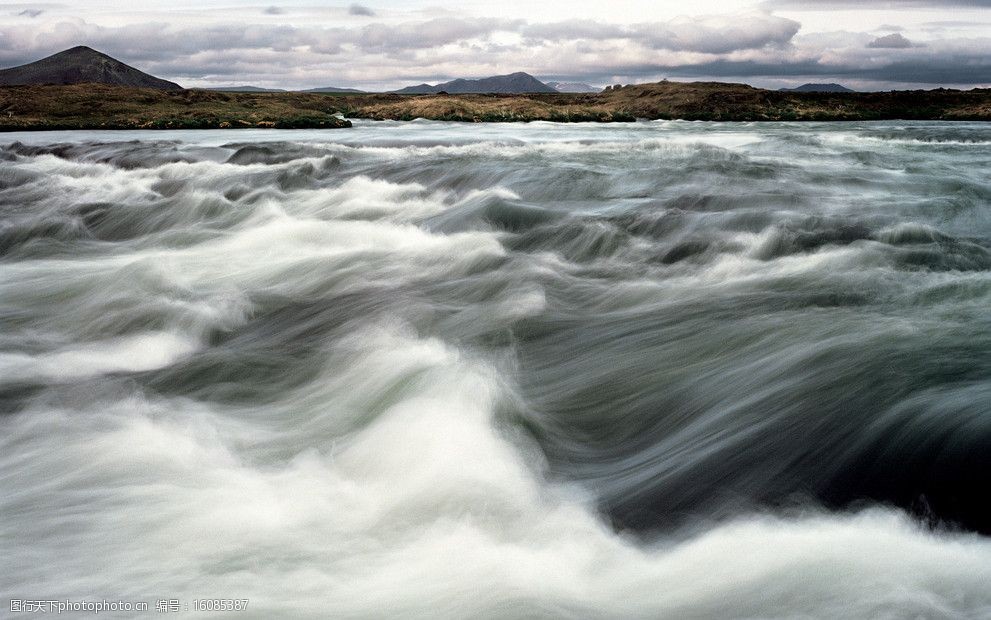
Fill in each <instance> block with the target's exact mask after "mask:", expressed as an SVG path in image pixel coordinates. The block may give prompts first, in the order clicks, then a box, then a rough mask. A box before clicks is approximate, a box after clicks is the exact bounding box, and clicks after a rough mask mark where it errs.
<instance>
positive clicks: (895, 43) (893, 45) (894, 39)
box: [867, 32, 912, 49]
mask: <svg viewBox="0 0 991 620" xmlns="http://www.w3.org/2000/svg"><path fill="white" fill-rule="evenodd" d="M867 47H871V48H874V49H905V48H908V47H912V42H911V41H909V40H908V39H906V38H905V37H903V36H902V35H900V34H898V33H897V32H896V33H894V34H889V35H885V36H883V37H878V38H876V39H874V40H873V41H871V42H870V43H868V44H867Z"/></svg>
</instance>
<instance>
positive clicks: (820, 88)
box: [781, 84, 856, 93]
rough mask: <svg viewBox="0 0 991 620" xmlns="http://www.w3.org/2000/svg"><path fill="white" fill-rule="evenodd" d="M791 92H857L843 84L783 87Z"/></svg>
mask: <svg viewBox="0 0 991 620" xmlns="http://www.w3.org/2000/svg"><path fill="white" fill-rule="evenodd" d="M781 90H783V91H786V92H790V93H852V92H856V91H854V90H853V89H851V88H847V87H846V86H843V85H842V84H802V85H801V86H798V87H796V88H782V89H781Z"/></svg>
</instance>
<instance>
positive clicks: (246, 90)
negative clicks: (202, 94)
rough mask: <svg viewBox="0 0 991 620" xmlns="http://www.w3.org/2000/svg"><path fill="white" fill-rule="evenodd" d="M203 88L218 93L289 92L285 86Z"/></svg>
mask: <svg viewBox="0 0 991 620" xmlns="http://www.w3.org/2000/svg"><path fill="white" fill-rule="evenodd" d="M203 90H212V91H215V92H218V93H285V92H288V91H287V90H285V89H284V88H262V87H260V86H216V87H212V88H204V89H203Z"/></svg>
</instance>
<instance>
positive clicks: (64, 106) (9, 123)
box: [0, 84, 351, 131]
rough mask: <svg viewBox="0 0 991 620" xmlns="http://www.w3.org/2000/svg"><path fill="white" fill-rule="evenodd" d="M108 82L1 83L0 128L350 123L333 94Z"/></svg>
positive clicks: (293, 126) (298, 126) (318, 125)
mask: <svg viewBox="0 0 991 620" xmlns="http://www.w3.org/2000/svg"><path fill="white" fill-rule="evenodd" d="M267 95H268V94H254V93H221V92H214V91H208V90H160V89H151V88H130V87H126V86H110V85H106V84H72V85H66V86H4V87H0V131H25V130H42V129H227V128H249V127H272V128H286V129H301V128H333V127H350V126H351V122H350V121H348V120H345V119H342V118H338V117H337V116H335V114H337V113H339V112H340V106H339V105H337V103H336V102H335V100H334V99H333V98H329V97H327V96H325V95H318V94H306V93H277V95H278V96H277V97H270V96H267Z"/></svg>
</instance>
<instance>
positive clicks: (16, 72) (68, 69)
mask: <svg viewBox="0 0 991 620" xmlns="http://www.w3.org/2000/svg"><path fill="white" fill-rule="evenodd" d="M87 82H93V83H97V84H111V85H115V86H135V87H139V88H161V89H164V90H181V89H182V87H181V86H179V85H178V84H176V83H174V82H169V81H168V80H163V79H160V78H157V77H155V76H153V75H148V74H147V73H144V72H143V71H138V70H137V69H135V68H134V67H131V66H130V65H125V64H124V63H122V62H121V61H119V60H117V59H115V58H111V57H110V56H107V55H106V54H103V53H101V52H98V51H96V50H94V49H91V48H89V47H85V46H82V45H80V46H79V47H74V48H72V49H67V50H65V51H64V52H59V53H58V54H54V55H52V56H48V57H47V58H42V59H41V60H37V61H35V62H32V63H28V64H26V65H21V66H19V67H12V68H10V69H3V70H0V85H22V84H23V85H31V84H82V83H87Z"/></svg>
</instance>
